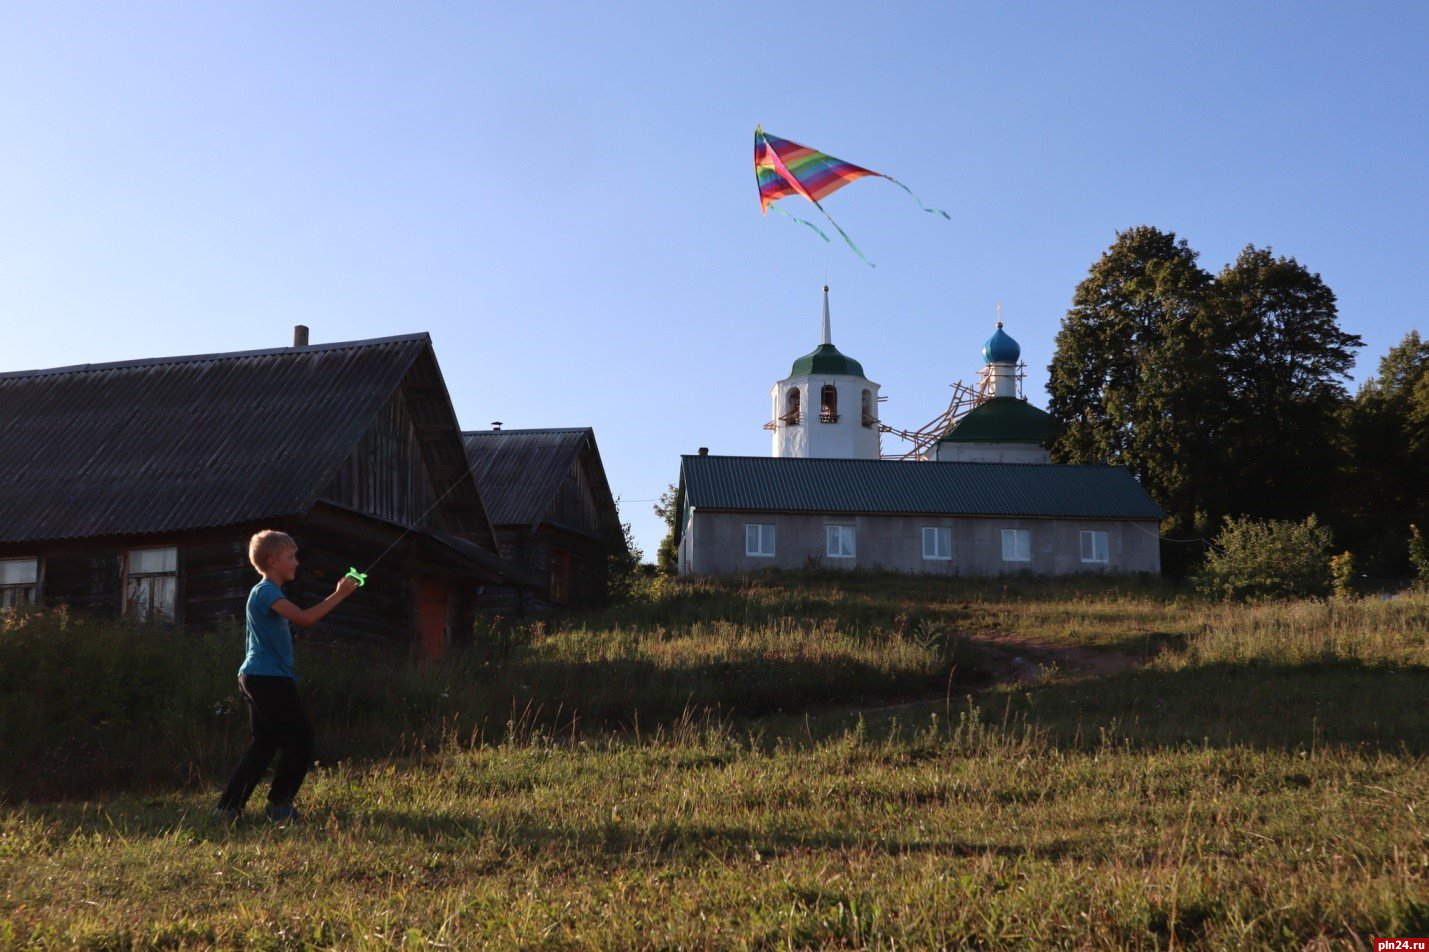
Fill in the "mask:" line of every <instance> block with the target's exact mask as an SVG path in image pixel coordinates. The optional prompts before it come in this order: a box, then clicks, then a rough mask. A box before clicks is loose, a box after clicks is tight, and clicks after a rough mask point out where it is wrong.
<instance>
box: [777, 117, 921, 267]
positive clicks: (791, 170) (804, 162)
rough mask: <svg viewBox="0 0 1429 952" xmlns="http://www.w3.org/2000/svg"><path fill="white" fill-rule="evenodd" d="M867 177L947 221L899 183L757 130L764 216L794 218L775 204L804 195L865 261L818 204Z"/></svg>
mask: <svg viewBox="0 0 1429 952" xmlns="http://www.w3.org/2000/svg"><path fill="white" fill-rule="evenodd" d="M865 175H876V176H878V177H879V178H883V179H888V181H890V182H892V183H893V184H894V185H897V186H898V187H899V188H901V189H903V191H905V192H907V193H908V194H909V195H911V196H912V197H913V201H915V202H918V207H919V208H921V209H923V211H925V212H930V213H932V214H934V215H942V216H943V217H944V218H947V217H948V213H947V212H945V211H942V210H941V209H937V208H929V207H928V206H926V205H924V204H923V203H922V202H920V201H918V196H917V195H913V191H912V189H910V188H909V187H908V186H906V185H904V184H903V183H902V182H900V181H898V180H897V179H894V178H889V177H888V176H887V175H884V174H883V173H882V172H874V171H872V170H871V169H865V168H863V167H861V166H857V165H854V164H853V163H852V162H845V161H844V160H843V159H836V158H834V157H833V156H831V155H828V154H827V153H824V152H818V151H815V150H814V149H811V148H809V147H808V146H806V145H800V144H799V143H797V142H790V141H789V140H788V139H781V138H779V137H778V136H771V135H769V134H768V133H766V132H765V131H764V130H763V129H762V128H760V127H759V126H755V127H754V180H755V182H756V183H758V185H759V205H760V208H761V210H763V212H764V214H766V215H767V214H769V209H771V208H773V209H774V210H775V211H776V212H778V213H779V214H781V215H784V216H785V217H788V218H794V216H793V215H790V214H789V213H788V212H786V211H784V210H783V209H782V208H780V207H779V206H778V205H775V204H774V203H775V202H776V201H778V200H779V199H781V198H787V197H788V196H790V195H802V196H803V197H804V198H807V199H808V200H809V201H811V202H813V203H814V207H815V208H817V209H818V210H819V211H821V212H823V213H824V217H825V218H827V219H828V220H829V224H831V225H833V226H834V228H837V229H838V233H839V234H840V235H843V239H844V241H846V242H848V246H849V247H850V248H852V249H853V251H854V254H856V255H858V256H859V257H860V258H863V252H862V251H859V250H858V245H855V244H854V243H853V239H852V238H850V237H849V236H848V233H847V232H845V231H844V230H843V229H842V228H840V227H839V223H838V222H836V221H834V219H833V216H832V215H830V214H829V213H828V212H826V211H824V206H822V205H820V204H819V199H821V198H823V197H825V196H826V195H831V194H833V193H834V192H836V191H838V190H839V189H841V188H843V187H844V186H845V185H847V184H848V183H850V182H855V181H857V180H858V179H861V178H863V177H864V176H865ZM794 221H796V222H799V223H800V224H803V225H808V226H809V227H810V228H812V229H814V232H815V233H816V234H817V235H818V236H819V237H820V238H822V239H824V240H825V241H828V240H829V236H828V235H826V234H824V233H823V232H822V231H820V230H819V227H818V226H817V225H815V224H814V223H813V222H810V221H805V220H804V219H802V218H794ZM863 260H864V262H865V263H866V264H868V266H869V267H872V266H873V262H872V261H869V260H868V259H867V258H863Z"/></svg>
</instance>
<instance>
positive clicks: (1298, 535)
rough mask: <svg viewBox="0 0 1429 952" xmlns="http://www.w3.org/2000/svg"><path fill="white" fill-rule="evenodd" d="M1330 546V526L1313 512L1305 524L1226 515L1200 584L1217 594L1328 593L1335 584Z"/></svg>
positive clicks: (1285, 595) (1274, 595)
mask: <svg viewBox="0 0 1429 952" xmlns="http://www.w3.org/2000/svg"><path fill="white" fill-rule="evenodd" d="M1329 545H1330V530H1329V529H1327V528H1325V527H1324V526H1321V525H1320V524H1319V523H1318V522H1317V521H1316V520H1315V517H1314V516H1310V517H1309V518H1308V519H1306V520H1305V521H1304V522H1277V521H1274V520H1270V521H1265V522H1260V521H1256V520H1253V519H1250V518H1246V517H1241V518H1227V519H1226V524H1225V528H1224V529H1222V530H1221V534H1220V535H1219V536H1217V537H1216V541H1215V549H1214V551H1212V552H1211V553H1210V555H1208V556H1207V557H1206V564H1205V566H1204V567H1203V568H1202V569H1201V572H1200V574H1198V575H1197V576H1196V587H1197V588H1198V589H1200V590H1201V591H1202V592H1203V593H1205V594H1207V595H1209V596H1211V597H1213V598H1229V599H1249V598H1294V597H1296V596H1303V595H1324V594H1326V593H1328V592H1329V591H1330V585H1331V576H1330V563H1329V561H1328V560H1327V559H1326V558H1325V550H1326V549H1327V548H1329Z"/></svg>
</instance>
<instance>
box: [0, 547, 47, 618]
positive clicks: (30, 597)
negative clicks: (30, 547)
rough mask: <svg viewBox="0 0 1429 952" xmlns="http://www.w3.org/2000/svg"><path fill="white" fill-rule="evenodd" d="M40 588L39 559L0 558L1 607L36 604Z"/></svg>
mask: <svg viewBox="0 0 1429 952" xmlns="http://www.w3.org/2000/svg"><path fill="white" fill-rule="evenodd" d="M39 588H40V560H39V559H0V608H16V607H19V606H20V605H33V604H35V601H36V599H37V597H38V595H39Z"/></svg>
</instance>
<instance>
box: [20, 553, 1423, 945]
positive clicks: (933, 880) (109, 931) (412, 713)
mask: <svg viewBox="0 0 1429 952" xmlns="http://www.w3.org/2000/svg"><path fill="white" fill-rule="evenodd" d="M234 637H235V636H234V635H233V634H232V633H227V634H226V635H221V636H218V637H216V638H214V639H207V638H200V637H197V636H188V635H185V636H180V637H178V638H176V639H173V640H165V639H164V636H163V635H160V634H156V633H151V632H136V631H122V630H115V629H112V628H106V627H105V626H99V625H87V624H85V623H82V622H77V621H74V620H69V619H63V618H56V617H55V616H53V615H51V616H46V617H40V618H36V617H30V618H27V619H23V620H18V619H12V621H11V623H10V628H9V630H8V631H6V632H4V633H3V634H0V756H3V758H4V759H3V761H0V762H3V763H4V764H5V767H4V770H3V775H0V784H3V786H4V791H3V792H4V795H5V797H6V801H7V805H6V806H4V807H2V808H0V883H3V885H0V946H3V947H9V946H20V947H24V946H29V945H33V946H40V947H45V946H53V947H63V948H68V947H76V946H78V947H89V948H131V947H138V948H150V947H166V948H184V947H204V946H208V945H215V944H216V945H222V946H243V947H254V948H284V949H286V948H301V947H304V946H308V947H319V948H326V947H338V948H399V947H410V948H425V947H446V948H480V947H498V948H500V947H510V948H520V947H526V948H530V947H551V948H562V947H567V948H586V947H598V948H743V947H753V948H774V947H810V946H812V947H840V948H886V949H894V948H925V947H970V948H1001V947H1024V948H1094V949H1095V948H1108V949H1110V948H1146V949H1154V948H1159V949H1165V948H1171V947H1196V948H1216V949H1221V948H1224V949H1240V948H1275V949H1304V948H1312V949H1313V948H1345V949H1359V948H1365V947H1367V945H1368V941H1369V939H1370V937H1372V936H1387V935H1398V936H1406V935H1408V936H1415V935H1425V934H1426V933H1429V824H1426V822H1425V811H1426V810H1429V804H1426V803H1425V798H1424V791H1425V790H1426V789H1429V762H1426V752H1429V718H1426V717H1425V699H1426V697H1429V598H1426V597H1425V596H1423V595H1417V596H1404V597H1400V598H1397V599H1395V600H1392V601H1385V600H1378V599H1376V600H1365V601H1357V602H1330V603H1324V602H1321V603H1292V604H1278V605H1250V606H1234V605H1219V604H1207V603H1202V602H1198V601H1194V600H1189V599H1185V598H1180V597H1177V596H1176V595H1175V594H1174V593H1171V592H1168V591H1165V590H1162V589H1160V588H1159V587H1158V586H1155V585H1151V584H1148V583H1138V582H1127V581H1122V582H1113V581H1106V580H1081V581H1079V582H1067V583H1060V582H1045V581H1044V582H1034V581H1031V580H1027V581H1014V582H1007V583H1002V582H981V583H979V582H972V581H955V582H952V583H947V582H944V583H927V582H920V581H918V580H913V579H908V578H901V577H898V576H859V577H855V578H845V577H842V576H833V575H774V576H761V577H756V578H752V579H745V580H740V581H734V582H726V583H713V582H700V583H694V584H677V585H672V586H666V587H665V588H663V589H662V590H661V591H660V592H658V593H657V594H654V595H652V596H651V598H650V599H648V600H646V601H643V602H641V603H638V604H635V605H630V606H624V607H622V608H620V609H615V610H611V611H609V612H606V613H603V614H601V615H599V616H593V617H587V618H583V619H581V618H568V619H547V620H546V622H545V623H544V624H536V625H527V626H522V627H518V628H505V629H500V630H492V631H486V632H483V633H482V639H481V643H480V645H479V646H478V647H475V648H474V649H473V650H472V651H470V652H468V653H466V654H465V655H464V656H463V657H462V658H461V659H459V660H458V661H456V662H454V663H453V664H452V665H450V666H447V667H445V668H441V669H419V668H415V667H406V668H402V669H401V670H398V671H397V672H396V674H392V673H391V672H392V671H393V667H394V666H392V665H390V664H389V665H386V666H385V667H384V666H380V665H376V664H374V663H373V662H374V660H375V659H374V658H372V657H371V656H370V655H368V654H366V653H364V652H353V651H351V650H348V649H340V648H337V647H334V646H331V645H308V646H306V647H305V649H304V653H303V655H302V657H301V658H300V668H301V670H302V671H303V672H304V673H305V674H306V675H307V678H306V680H305V682H304V691H305V692H307V694H308V696H309V697H311V698H312V700H313V709H314V713H315V716H316V718H317V719H318V721H319V732H320V738H321V739H322V741H323V742H324V752H323V753H322V754H321V755H320V756H322V757H324V762H323V763H322V764H321V765H320V766H319V768H318V769H317V770H316V771H315V772H314V773H313V775H312V776H311V779H310V782H309V785H308V787H307V788H305V791H304V800H305V806H306V808H307V819H306V820H305V821H304V822H303V823H302V824H301V825H295V826H291V827H276V826H272V825H269V824H267V823H266V822H264V821H261V820H257V819H251V820H245V821H243V822H242V823H240V824H239V825H238V826H237V827H236V828H233V829H229V828H226V827H220V826H216V825H214V824H212V823H211V822H210V821H209V820H208V812H209V810H210V809H211V806H212V801H213V792H212V790H211V789H210V785H211V783H212V782H213V781H214V780H215V778H216V777H217V776H218V774H219V772H220V771H221V770H222V769H223V768H224V767H226V766H227V764H226V763H225V762H224V761H225V758H227V757H228V756H231V754H232V753H233V751H234V749H235V748H236V746H237V745H238V744H239V743H241V741H242V736H241V729H240V727H239V725H238V723H237V715H236V713H234V712H232V711H229V710H227V709H226V707H225V704H226V703H228V702H230V701H231V687H229V682H231V671H232V667H233V664H234V663H235V661H236V659H235V658H234V655H235V653H236V648H235V647H234V645H233V639H234ZM225 638H226V639H227V640H226V641H225ZM144 639H148V640H144ZM66 640H67V641H68V645H67V647H65V648H64V649H63V650H61V649H60V648H59V647H57V646H58V645H60V644H64V643H65V642H66ZM136 642H137V643H139V644H141V645H143V646H144V647H143V648H142V649H140V650H144V651H149V650H152V651H154V652H155V654H156V657H155V658H153V659H150V660H152V661H153V662H154V663H161V661H162V659H163V658H172V659H175V660H173V661H172V664H173V667H172V668H160V669H157V670H158V674H159V676H165V677H173V678H177V679H179V683H178V684H174V685H168V686H167V691H166V692H164V693H162V694H155V693H153V692H151V691H149V690H148V689H147V688H144V687H143V686H137V687H132V689H131V688H126V689H122V690H121V689H119V688H116V687H113V683H114V681H115V679H116V673H117V672H118V671H123V670H126V669H125V667H124V666H123V664H122V662H123V661H124V658H125V654H124V652H125V651H126V649H127V650H129V651H133V650H135V649H134V648H133V645H134V644H136ZM989 646H990V647H989ZM1086 646H1091V647H1093V648H1097V649H1099V650H1103V651H1108V652H1115V653H1117V654H1119V655H1130V656H1132V657H1133V658H1135V659H1136V660H1137V661H1138V662H1139V663H1138V664H1136V665H1134V666H1133V667H1130V668H1127V669H1126V670H1121V671H1118V672H1117V673H1114V674H1109V675H1105V676H1094V675H1090V674H1088V672H1087V670H1085V669H1084V668H1082V667H1080V666H1078V665H1076V664H1069V663H1067V662H1066V661H1065V657H1066V656H1065V655H1062V654H1058V653H1057V652H1058V649H1062V648H1067V647H1078V648H1085V647H1086ZM1009 651H1016V652H1019V653H1020V654H1021V655H1022V656H1023V657H1026V658H1029V659H1031V660H1032V661H1034V662H1035V661H1040V662H1042V668H1041V670H1040V671H1039V672H1038V673H1037V675H1036V676H1035V677H1033V678H1031V679H1028V680H1023V681H1021V682H1019V683H1016V684H1004V683H997V682H996V681H995V680H994V679H995V677H996V675H998V674H999V673H1000V672H1002V671H1004V670H1005V665H1004V661H1005V658H1006V655H1007V653H1008V652H1009ZM397 667H399V668H400V667H401V666H397ZM143 670H150V669H143ZM379 673H380V674H381V675H384V676H379ZM55 679H58V681H59V682H60V683H57V684H56V683H51V681H53V680H55ZM119 680H120V681H121V682H122V681H123V679H122V678H120V679H119ZM37 682H44V686H43V687H41V686H39V684H38V683H37ZM81 700H82V701H83V703H80V702H81ZM67 703H69V704H76V703H80V706H81V707H82V708H83V710H82V711H81V712H80V713H79V714H77V715H74V716H69V715H64V714H62V712H63V711H64V709H65V708H64V705H65V704H67ZM146 744H147V745H148V746H147V747H146V746H144V745H146ZM47 745H48V749H52V750H63V751H65V753H64V756H63V758H62V763H63V764H65V765H66V766H65V767H64V769H52V768H53V763H54V761H53V759H51V758H48V757H47V755H46V753H45V751H46V749H47ZM145 750H154V751H156V754H155V755H153V756H147V757H146V756H144V755H143V752H144V751H145ZM86 757H89V758H91V759H92V761H93V763H96V764H98V768H99V769H97V770H91V771H90V772H89V773H87V774H83V775H82V776H81V775H73V776H72V775H71V774H77V772H78V773H83V772H84V771H85V770H86V763H89V761H87V760H86ZM116 763H117V764H118V766H116ZM46 765H51V766H50V768H47V766H46ZM22 775H23V776H22Z"/></svg>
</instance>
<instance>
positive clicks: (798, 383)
mask: <svg viewBox="0 0 1429 952" xmlns="http://www.w3.org/2000/svg"><path fill="white" fill-rule="evenodd" d="M770 396H771V398H772V400H773V403H774V415H773V423H772V424H770V426H771V428H772V429H773V430H774V455H775V456H794V457H805V458H821V459H878V458H879V444H878V423H879V421H878V384H876V383H874V382H873V381H871V380H869V379H868V378H867V377H865V376H864V375H863V365H862V364H860V363H859V362H858V361H856V360H854V359H853V358H852V357H849V356H846V355H845V354H842V353H840V352H839V350H838V348H836V347H835V346H834V344H833V338H832V334H831V332H830V328H829V286H828V285H824V340H823V343H821V344H820V345H819V346H818V347H816V348H814V349H813V351H811V352H810V353H807V354H805V355H804V356H803V357H800V358H799V359H798V360H796V361H794V366H793V368H792V369H791V370H790V371H789V376H788V377H785V378H784V379H783V380H781V381H779V382H778V383H776V384H775V385H774V388H773V389H772V390H771V391H770Z"/></svg>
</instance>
